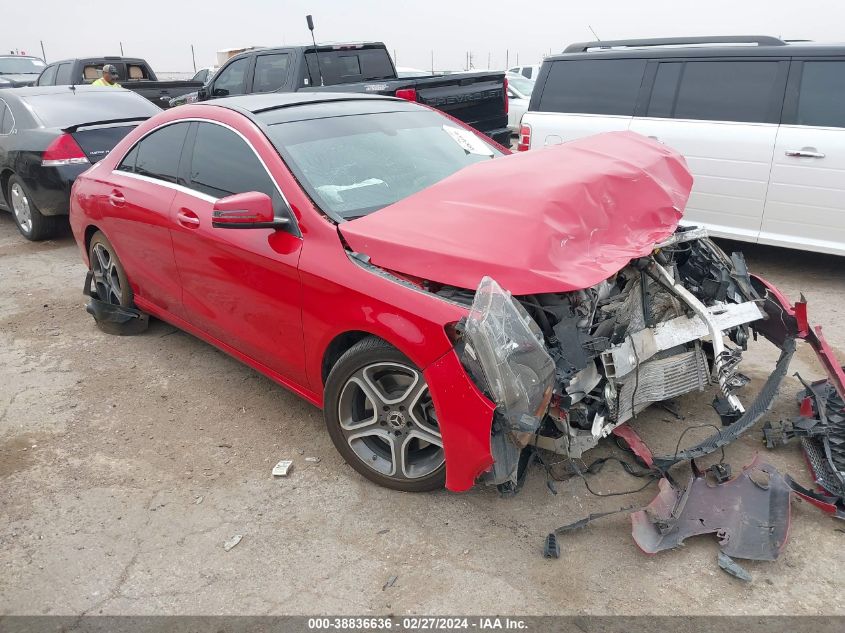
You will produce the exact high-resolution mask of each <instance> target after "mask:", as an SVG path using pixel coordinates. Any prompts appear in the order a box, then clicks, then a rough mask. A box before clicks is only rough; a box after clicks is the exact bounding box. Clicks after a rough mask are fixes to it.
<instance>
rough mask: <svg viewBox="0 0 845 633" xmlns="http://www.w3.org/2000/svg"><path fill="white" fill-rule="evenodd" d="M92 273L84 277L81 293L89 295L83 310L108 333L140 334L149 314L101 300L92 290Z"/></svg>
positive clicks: (144, 327) (143, 329)
mask: <svg viewBox="0 0 845 633" xmlns="http://www.w3.org/2000/svg"><path fill="white" fill-rule="evenodd" d="M92 278H93V273H92V272H90V271H89V272H88V274H87V275H86V277H85V286H84V287H83V289H82V294H84V295H85V296H87V297H89V299H88V304H87V305H86V306H85V311H86V312H88V314H90V315H91V316H92V317H94V320H95V321H96V322H97V326H98V327H99V328H100V329H101V330H103V332H106V333H108V334H116V335H118V336H126V335H131V334H140V333H141V332H143V331H145V330H146V329H147V327H148V326H149V322H150V317H149V315H147V314H145V313H144V312H141V311H140V310H135V309H134V308H126V307H123V306H119V305H115V304H113V303H108V302H106V301H102V300H101V299H100V297H99V296H98V295H97V291H96V290H92V285H93V284H92V283H91V280H92Z"/></svg>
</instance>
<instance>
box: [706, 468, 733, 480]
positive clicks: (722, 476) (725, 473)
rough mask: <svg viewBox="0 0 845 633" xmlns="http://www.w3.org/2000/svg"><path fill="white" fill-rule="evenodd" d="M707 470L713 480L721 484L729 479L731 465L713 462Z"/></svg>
mask: <svg viewBox="0 0 845 633" xmlns="http://www.w3.org/2000/svg"><path fill="white" fill-rule="evenodd" d="M707 472H708V473H709V474H710V475H712V476H713V480H714V481H715V482H716V483H717V484H723V483H725V482H726V481H730V479H731V465H730V464H722V463H719V464H713V465H712V466H711V467H710V468H708V469H707Z"/></svg>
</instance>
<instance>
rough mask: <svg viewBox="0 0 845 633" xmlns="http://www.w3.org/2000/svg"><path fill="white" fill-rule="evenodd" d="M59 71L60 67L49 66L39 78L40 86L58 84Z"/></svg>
mask: <svg viewBox="0 0 845 633" xmlns="http://www.w3.org/2000/svg"><path fill="white" fill-rule="evenodd" d="M58 69H59V67H58V65H56V64H53V65H52V66H47V68H45V69H44V72H42V73H41V76H40V77H39V78H38V85H39V86H52V85H54V84H55V83H56V71H57V70H58Z"/></svg>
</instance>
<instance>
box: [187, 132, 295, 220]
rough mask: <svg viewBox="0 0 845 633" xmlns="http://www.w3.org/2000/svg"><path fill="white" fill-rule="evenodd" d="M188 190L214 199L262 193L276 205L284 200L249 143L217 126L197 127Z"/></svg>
mask: <svg viewBox="0 0 845 633" xmlns="http://www.w3.org/2000/svg"><path fill="white" fill-rule="evenodd" d="M188 187H190V188H191V189H194V190H196V191H199V192H202V193H204V194H206V195H209V196H212V197H214V198H225V197H226V196H231V195H234V194H236V193H246V192H247V191H259V192H261V193H266V194H267V195H268V196H270V198H272V199H273V202H274V206H275V205H277V204H278V202H280V201H281V196H280V195H279V192H278V191H277V189H276V186H275V185H274V184H273V181H272V180H271V179H270V176H269V174H268V173H267V170H266V169H264V166H263V165H262V164H261V161H259V160H258V156H256V155H255V152H254V151H252V148H250V146H249V145H247V143H246V141H244V140H243V139H242V138H241V137H240V136H238V135H237V134H235V133H234V132H233V131H232V130H229V129H227V128H225V127H223V126H220V125H215V124H214V123H199V124H198V127H197V136H196V140H195V141H194V150H193V153H192V157H191V170H190V177H189V180H188ZM276 208H279V207H278V206H276Z"/></svg>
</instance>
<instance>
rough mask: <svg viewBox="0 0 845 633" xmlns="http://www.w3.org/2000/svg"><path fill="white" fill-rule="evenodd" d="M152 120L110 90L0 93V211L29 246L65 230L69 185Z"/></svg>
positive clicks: (137, 101) (141, 103) (134, 101)
mask: <svg viewBox="0 0 845 633" xmlns="http://www.w3.org/2000/svg"><path fill="white" fill-rule="evenodd" d="M159 112H161V110H160V108H158V107H156V106H155V105H153V104H152V103H150V102H149V101H147V100H146V99H144V98H143V97H140V96H139V95H137V94H135V93H134V92H130V91H128V90H120V89H116V88H94V87H88V86H85V87H83V86H76V87H71V86H56V87H33V88H16V89H9V90H0V209H6V210H8V211H11V212H12V215H13V216H14V219H15V223H16V224H17V226H18V230H20V232H21V234H22V235H23V236H24V237H25V238H27V239H28V240H43V239H46V238H48V237H50V236H51V235H53V233H54V232H55V231H56V229H58V228H60V227H61V226H62V225H63V224H66V223H67V220H66V219H65V218H64V217H63V216H67V213H68V201H69V197H70V187H71V185H72V184H73V181H74V180H76V177H77V176H78V175H79V174H81V173H82V172H84V171H85V170H86V169H88V168H89V167H90V166H91V165H92V164H93V163H96V162H97V161H99V160H101V159H102V158H104V157H105V156H106V155H108V153H109V152H110V151H111V149H112V148H113V147H114V146H115V145H117V143H118V142H119V141H120V140H121V139H122V138H123V137H124V136H126V135H127V134H128V133H129V131H130V130H132V129H133V128H134V127H135V126H136V125H138V123H140V122H142V121H145V120H146V119H148V118H149V117H151V116H153V115H154V114H157V113H159Z"/></svg>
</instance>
